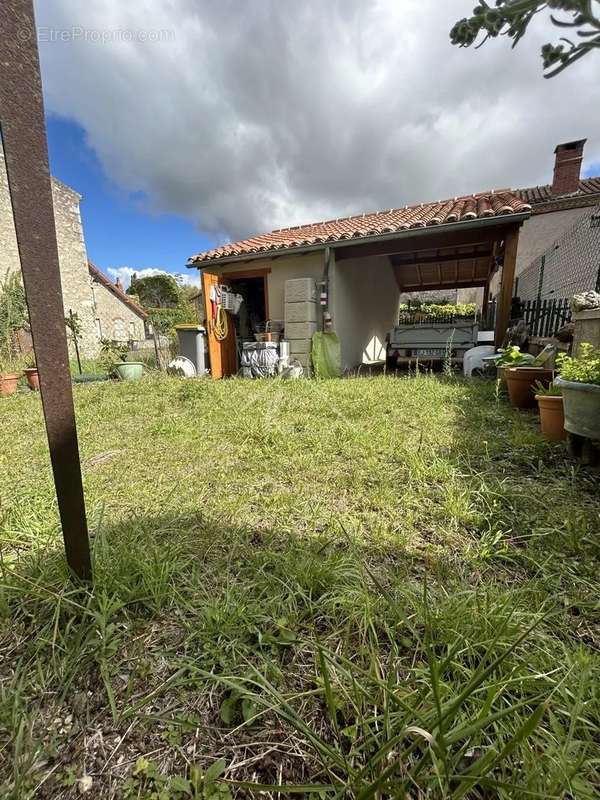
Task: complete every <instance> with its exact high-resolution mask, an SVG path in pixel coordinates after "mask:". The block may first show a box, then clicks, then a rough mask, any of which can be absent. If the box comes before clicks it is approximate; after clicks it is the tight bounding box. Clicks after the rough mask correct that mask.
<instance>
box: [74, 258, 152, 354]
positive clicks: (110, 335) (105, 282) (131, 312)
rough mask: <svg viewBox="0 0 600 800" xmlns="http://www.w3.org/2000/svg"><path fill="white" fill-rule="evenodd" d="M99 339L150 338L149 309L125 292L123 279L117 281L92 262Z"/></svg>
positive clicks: (130, 340) (90, 273)
mask: <svg viewBox="0 0 600 800" xmlns="http://www.w3.org/2000/svg"><path fill="white" fill-rule="evenodd" d="M88 270H89V275H90V278H91V291H92V299H93V307H94V323H95V328H96V336H97V337H98V339H99V340H100V339H110V340H111V341H114V342H123V343H125V342H140V341H143V340H144V339H145V338H146V331H145V320H146V318H147V316H148V314H147V312H146V311H145V310H144V309H143V308H142V307H141V306H140V305H138V303H136V302H135V301H134V300H133V298H132V297H130V296H129V295H128V294H127V293H126V292H124V291H123V286H122V285H121V282H120V281H117V282H116V283H113V282H112V281H110V280H109V279H108V278H107V277H106V275H104V273H102V272H100V270H99V269H98V267H96V266H94V264H92V263H91V261H88Z"/></svg>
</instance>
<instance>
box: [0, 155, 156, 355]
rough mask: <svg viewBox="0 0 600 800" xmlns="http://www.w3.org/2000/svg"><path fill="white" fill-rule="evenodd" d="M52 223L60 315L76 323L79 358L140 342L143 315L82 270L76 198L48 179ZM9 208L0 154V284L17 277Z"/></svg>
mask: <svg viewBox="0 0 600 800" xmlns="http://www.w3.org/2000/svg"><path fill="white" fill-rule="evenodd" d="M52 200H53V205H54V222H55V226H56V239H57V244H58V258H59V264H60V278H61V284H62V293H63V304H64V307H65V314H68V313H69V310H72V311H73V312H76V313H77V314H78V316H79V320H80V323H81V333H80V343H79V346H80V352H81V354H82V355H83V356H85V357H86V358H93V357H95V356H96V355H98V353H99V351H100V339H101V338H107V339H114V340H120V341H123V342H127V341H129V340H143V339H144V338H145V331H144V318H145V316H146V313H145V311H144V310H143V309H142V308H140V307H139V306H137V305H136V304H135V303H134V302H133V300H132V299H131V298H130V297H128V296H127V295H126V294H125V293H124V292H123V291H122V289H121V288H120V287H119V286H117V285H116V284H113V283H112V282H111V281H110V280H109V279H108V278H107V277H106V276H105V275H103V274H102V273H101V272H100V270H98V269H97V268H96V267H95V266H94V265H93V264H88V258H87V252H86V246H85V238H84V234H83V226H82V223H81V215H80V210H79V204H80V201H81V195H79V194H78V193H77V192H76V191H75V190H74V189H72V188H71V187H70V186H67V185H66V184H64V183H62V182H61V181H59V180H57V179H56V178H52ZM20 269H21V263H20V259H19V251H18V247H17V238H16V234H15V228H14V222H13V214H12V205H11V199H10V194H9V189H8V179H7V174H6V165H5V162H4V156H3V154H2V150H1V149H0V281H2V280H3V279H4V277H5V276H6V275H7V274H8V273H9V272H19V271H20Z"/></svg>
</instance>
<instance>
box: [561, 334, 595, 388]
mask: <svg viewBox="0 0 600 800" xmlns="http://www.w3.org/2000/svg"><path fill="white" fill-rule="evenodd" d="M558 367H559V370H560V377H561V378H563V379H564V380H565V381H575V382H576V383H591V384H593V385H595V386H600V347H593V345H591V344H590V343H589V342H584V343H583V344H581V345H580V346H579V352H578V354H577V355H576V356H567V355H563V356H559V359H558Z"/></svg>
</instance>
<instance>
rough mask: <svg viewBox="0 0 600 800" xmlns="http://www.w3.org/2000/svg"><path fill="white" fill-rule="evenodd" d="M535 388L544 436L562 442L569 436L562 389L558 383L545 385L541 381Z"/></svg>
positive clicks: (552, 440) (549, 439) (551, 440)
mask: <svg viewBox="0 0 600 800" xmlns="http://www.w3.org/2000/svg"><path fill="white" fill-rule="evenodd" d="M534 388H535V392H536V393H535V399H536V400H537V404H538V407H539V409H540V425H541V427H542V436H543V437H544V438H545V439H548V441H550V442H560V441H561V440H562V439H565V438H566V436H567V432H566V431H565V414H564V409H563V397H562V389H561V387H560V386H558V385H557V384H556V383H551V384H550V386H544V384H543V383H541V382H540V381H538V382H537V383H536V384H535V385H534Z"/></svg>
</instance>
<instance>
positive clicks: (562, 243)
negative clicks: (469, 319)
mask: <svg viewBox="0 0 600 800" xmlns="http://www.w3.org/2000/svg"><path fill="white" fill-rule="evenodd" d="M590 289H595V290H596V291H600V206H594V207H591V208H589V209H588V210H587V211H586V213H585V214H584V216H583V217H581V218H580V219H579V220H578V221H577V223H576V224H575V225H574V226H573V227H572V228H571V229H570V230H569V231H567V233H565V234H564V236H562V237H561V238H560V239H559V240H558V241H557V242H555V243H554V245H553V246H552V247H551V248H550V249H548V250H547V251H546V252H545V253H544V254H543V255H541V256H539V257H538V258H536V259H535V261H533V262H532V263H531V264H530V265H529V266H528V267H527V268H526V269H525V270H524V271H523V272H522V273H521V274H520V275H519V276H518V277H517V278H516V280H515V285H514V292H513V294H514V296H515V297H519V298H520V299H521V300H523V301H526V302H527V301H532V302H533V301H539V300H553V299H556V298H561V299H563V298H569V299H570V298H571V297H573V295H574V294H577V293H578V292H586V291H589V290H590Z"/></svg>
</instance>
